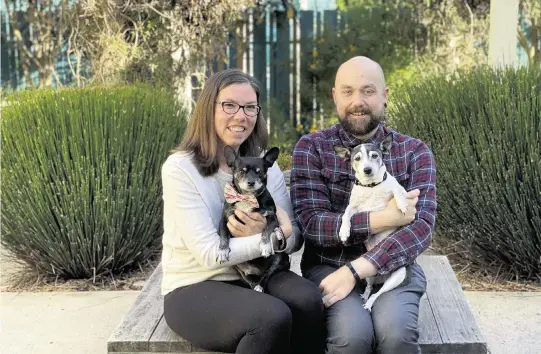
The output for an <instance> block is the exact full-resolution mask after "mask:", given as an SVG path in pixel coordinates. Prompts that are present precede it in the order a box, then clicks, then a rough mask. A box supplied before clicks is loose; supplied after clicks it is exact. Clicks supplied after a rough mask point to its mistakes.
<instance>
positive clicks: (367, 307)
mask: <svg viewBox="0 0 541 354" xmlns="http://www.w3.org/2000/svg"><path fill="white" fill-rule="evenodd" d="M372 305H373V303H372V302H368V301H367V302H366V303H365V304H364V305H363V307H364V309H365V310H368V312H372Z"/></svg>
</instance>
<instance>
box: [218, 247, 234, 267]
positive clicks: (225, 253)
mask: <svg viewBox="0 0 541 354" xmlns="http://www.w3.org/2000/svg"><path fill="white" fill-rule="evenodd" d="M230 251H231V249H229V248H226V249H221V248H220V249H218V255H217V256H216V261H217V262H218V263H220V264H222V263H224V262H227V261H228V260H229V252H230Z"/></svg>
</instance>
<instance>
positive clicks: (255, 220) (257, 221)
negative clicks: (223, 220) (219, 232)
mask: <svg viewBox="0 0 541 354" xmlns="http://www.w3.org/2000/svg"><path fill="white" fill-rule="evenodd" d="M235 215H236V216H237V218H238V219H239V220H240V221H242V222H239V220H237V218H235ZM243 223H244V224H243ZM265 226H267V219H266V218H265V217H264V216H263V215H261V214H260V213H257V212H256V213H254V212H251V213H245V212H243V211H241V210H239V209H237V210H235V214H234V215H231V216H230V217H229V219H228V222H227V228H228V229H229V231H231V235H233V236H235V237H245V236H252V235H255V234H259V233H261V232H263V229H264V228H265Z"/></svg>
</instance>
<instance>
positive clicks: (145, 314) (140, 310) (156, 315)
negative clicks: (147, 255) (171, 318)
mask: <svg viewBox="0 0 541 354" xmlns="http://www.w3.org/2000/svg"><path fill="white" fill-rule="evenodd" d="M161 278H162V267H161V264H160V265H159V266H158V267H157V268H156V269H155V270H154V272H153V273H152V275H151V276H150V278H149V279H148V281H147V282H146V284H145V286H144V288H143V290H141V293H140V294H139V295H138V296H137V298H136V300H135V303H134V305H133V306H132V307H131V308H130V310H129V311H128V313H127V314H126V315H125V316H124V317H123V318H122V321H121V322H120V323H119V325H118V326H117V327H116V329H115V330H114V332H113V334H112V335H111V337H110V338H109V340H108V341H107V351H108V352H109V353H114V352H126V353H129V352H135V353H141V352H147V351H148V340H149V339H150V337H151V336H152V333H153V332H154V329H155V328H156V326H157V325H158V322H159V321H160V319H161V318H162V315H163V300H162V299H163V297H162V296H161Z"/></svg>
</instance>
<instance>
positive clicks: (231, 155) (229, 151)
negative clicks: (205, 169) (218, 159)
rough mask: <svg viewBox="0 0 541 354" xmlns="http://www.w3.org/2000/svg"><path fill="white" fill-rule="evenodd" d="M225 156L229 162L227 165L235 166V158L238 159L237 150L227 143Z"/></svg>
mask: <svg viewBox="0 0 541 354" xmlns="http://www.w3.org/2000/svg"><path fill="white" fill-rule="evenodd" d="M224 157H225V162H226V163H227V166H229V167H233V164H234V163H235V160H236V159H237V152H236V151H235V149H233V148H232V147H231V146H229V145H226V146H225V147H224Z"/></svg>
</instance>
